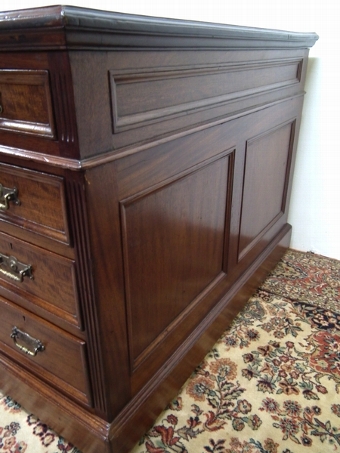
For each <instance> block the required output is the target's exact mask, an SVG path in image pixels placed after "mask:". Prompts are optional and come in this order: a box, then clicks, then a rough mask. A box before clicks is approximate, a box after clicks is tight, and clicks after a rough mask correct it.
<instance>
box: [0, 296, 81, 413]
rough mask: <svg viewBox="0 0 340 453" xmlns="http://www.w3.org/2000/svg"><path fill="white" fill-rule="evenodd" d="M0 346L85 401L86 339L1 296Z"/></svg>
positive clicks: (22, 363)
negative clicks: (20, 307) (69, 332)
mask: <svg viewBox="0 0 340 453" xmlns="http://www.w3.org/2000/svg"><path fill="white" fill-rule="evenodd" d="M0 312H1V329H0V348H1V349H2V350H3V352H5V353H6V354H7V355H9V356H10V357H11V358H12V359H14V360H16V361H18V362H19V363H20V364H21V365H22V366H24V367H26V368H27V369H29V371H31V372H32V373H34V374H37V375H38V376H39V377H40V378H41V379H43V380H46V381H47V382H48V383H50V384H52V385H54V386H56V387H57V388H60V389H62V390H63V391H64V392H66V393H68V394H71V395H72V396H73V397H75V398H77V399H78V400H81V401H83V402H85V403H87V404H89V402H90V393H89V386H88V380H87V366H86V351H85V342H84V341H82V340H80V339H78V338H76V337H74V336H73V335H70V334H68V333H66V332H64V331H63V330H61V329H59V328H57V327H55V326H54V325H52V324H50V323H48V322H46V321H43V320H42V319H40V318H38V317H37V316H35V315H32V314H30V313H29V312H27V311H26V310H22V309H18V308H17V307H16V306H15V305H13V304H12V303H11V302H9V301H7V300H5V299H3V298H0Z"/></svg>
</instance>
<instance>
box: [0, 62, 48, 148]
mask: <svg viewBox="0 0 340 453" xmlns="http://www.w3.org/2000/svg"><path fill="white" fill-rule="evenodd" d="M0 96H1V97H0V129H2V130H6V131H10V132H16V133H20V134H29V135H35V136H38V137H45V138H50V139H54V138H55V127H54V120H53V111H52V102H51V93H50V87H49V75H48V71H42V70H7V69H1V70H0Z"/></svg>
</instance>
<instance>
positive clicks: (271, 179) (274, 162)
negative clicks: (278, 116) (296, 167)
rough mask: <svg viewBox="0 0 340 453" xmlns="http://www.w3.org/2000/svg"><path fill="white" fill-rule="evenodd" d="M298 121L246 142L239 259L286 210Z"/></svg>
mask: <svg viewBox="0 0 340 453" xmlns="http://www.w3.org/2000/svg"><path fill="white" fill-rule="evenodd" d="M294 124H295V123H294V122H293V123H288V124H284V125H282V126H280V127H278V128H275V129H273V130H270V131H268V132H265V133H263V134H261V135H259V136H257V137H255V138H252V139H249V140H248V141H247V143H246V159H245V169H244V185H243V201H242V213H241V226H240V240H239V259H242V258H243V256H245V255H246V254H247V252H248V251H249V250H250V249H251V248H252V247H253V245H254V244H255V243H257V242H258V241H259V240H260V238H261V237H262V235H263V234H264V233H265V232H266V231H267V230H268V229H269V228H270V227H271V225H273V224H274V223H275V221H276V220H277V219H278V218H279V217H280V216H281V215H282V214H283V213H284V211H285V202H286V192H287V184H288V180H287V178H288V171H289V167H290V160H291V153H292V145H293V134H292V131H293V130H294Z"/></svg>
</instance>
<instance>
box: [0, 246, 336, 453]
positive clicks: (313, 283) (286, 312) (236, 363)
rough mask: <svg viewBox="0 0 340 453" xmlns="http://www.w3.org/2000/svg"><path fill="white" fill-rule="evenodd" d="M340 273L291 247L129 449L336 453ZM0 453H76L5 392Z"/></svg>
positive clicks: (146, 452) (0, 404)
mask: <svg viewBox="0 0 340 453" xmlns="http://www.w3.org/2000/svg"><path fill="white" fill-rule="evenodd" d="M339 272H340V262H338V261H336V260H331V259H329V258H325V257H320V256H317V255H313V254H310V253H307V254H306V253H301V252H296V251H292V250H289V251H288V252H287V253H286V255H285V256H284V257H283V259H282V260H281V262H280V263H279V264H278V266H277V267H276V269H275V270H274V271H273V272H272V273H271V274H270V275H269V277H268V279H267V280H266V282H265V283H264V284H263V285H262V286H261V288H259V289H258V291H257V292H256V294H254V296H253V297H252V298H251V299H250V300H249V302H248V304H247V305H246V307H245V309H244V310H243V311H242V312H241V313H240V314H239V315H238V317H237V318H236V319H235V320H234V322H233V324H232V326H231V328H230V329H228V330H227V331H226V332H225V333H224V335H223V336H222V337H221V338H220V340H219V341H218V342H217V344H216V345H215V347H214V348H213V349H212V350H211V351H210V353H209V354H208V355H207V357H206V358H205V360H204V361H203V363H202V364H201V365H200V366H199V367H198V368H197V369H196V370H195V371H194V373H193V375H192V376H191V377H190V378H189V379H188V381H187V382H186V384H185V385H184V387H183V388H182V390H181V392H180V393H179V395H178V396H177V398H176V399H175V400H174V401H172V402H171V403H170V404H169V406H168V408H167V409H166V410H165V411H164V412H163V413H162V414H161V415H160V417H159V418H158V419H157V421H156V422H155V424H154V426H153V427H152V429H151V430H150V431H149V432H148V433H146V434H145V436H144V437H143V438H142V439H141V440H140V442H139V443H138V444H137V445H136V446H135V448H134V449H133V451H132V452H131V453H300V452H302V451H306V452H308V453H312V452H313V453H321V452H328V451H329V452H331V451H335V452H336V451H338V452H339V453H340V397H339V393H340V278H339V277H340V275H339ZM0 452H7V453H19V452H26V453H59V452H69V453H80V452H79V451H78V450H77V449H75V448H74V447H73V446H72V445H71V444H68V443H67V442H66V441H64V440H63V439H62V438H60V437H59V436H57V435H56V434H55V433H53V432H52V431H51V430H49V429H48V427H47V426H46V425H44V424H43V423H41V422H40V421H39V420H37V419H36V418H35V417H34V416H33V415H30V414H27V413H25V412H24V410H23V409H22V408H21V407H20V406H19V405H17V404H16V403H15V402H14V401H13V400H11V399H10V398H9V397H5V396H3V397H2V398H1V395H0ZM117 453H118V452H117Z"/></svg>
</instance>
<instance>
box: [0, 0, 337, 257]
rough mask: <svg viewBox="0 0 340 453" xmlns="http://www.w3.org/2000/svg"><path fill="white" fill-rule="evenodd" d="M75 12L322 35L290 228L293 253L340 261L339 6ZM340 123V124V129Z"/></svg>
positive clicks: (173, 6)
mask: <svg viewBox="0 0 340 453" xmlns="http://www.w3.org/2000/svg"><path fill="white" fill-rule="evenodd" d="M55 3H56V2H55V1H54V0H53V1H50V2H48V1H47V2H46V1H42V0H21V1H20V0H15V1H13V0H12V1H10V0H1V4H0V9H1V10H2V11H6V10H12V9H19V8H29V7H33V6H44V5H49V4H55ZM67 4H69V5H74V6H84V7H88V8H97V9H104V10H111V11H117V12H126V13H133V14H143V15H151V16H159V17H170V18H179V19H191V20H202V21H210V22H220V23H226V24H233V25H247V26H254V27H264V28H277V29H283V30H292V31H315V32H317V33H318V34H319V36H320V40H319V41H318V42H317V44H316V45H315V46H314V47H313V48H312V50H311V53H310V56H311V59H310V65H309V70H308V74H307V82H306V91H307V95H306V98H305V105H304V112H303V120H302V125H301V131H300V142H299V149H298V157H297V162H296V171H295V176H294V182H293V191H292V199H291V209H290V216H289V222H290V223H291V224H292V225H293V237H292V243H291V246H292V247H293V248H296V249H298V250H304V251H307V250H312V251H314V252H316V253H321V254H323V255H326V256H329V257H333V258H337V259H340V208H339V199H340V178H339V170H340V157H339V156H340V149H338V147H337V146H338V143H337V140H338V136H337V133H338V128H339V129H340V122H339V120H340V118H339V115H338V106H339V105H340V88H339V87H340V83H339V75H338V74H339V62H338V58H337V55H338V52H339V44H340V34H339V32H338V14H337V10H336V9H335V7H334V6H333V8H332V4H333V5H334V3H333V2H331V0H324V1H323V2H320V1H316V0H310V1H305V0H284V1H282V0H257V1H256V2H254V1H250V0H236V1H235V0H220V1H217V0H209V1H207V2H198V1H197V0H195V1H192V0H185V1H184V0H170V1H169V0H140V1H138V0H115V1H107V0H96V1H95V0H82V1H79V0H73V1H72V0H70V1H68V2H67ZM338 123H339V124H338Z"/></svg>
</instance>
